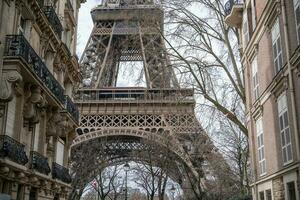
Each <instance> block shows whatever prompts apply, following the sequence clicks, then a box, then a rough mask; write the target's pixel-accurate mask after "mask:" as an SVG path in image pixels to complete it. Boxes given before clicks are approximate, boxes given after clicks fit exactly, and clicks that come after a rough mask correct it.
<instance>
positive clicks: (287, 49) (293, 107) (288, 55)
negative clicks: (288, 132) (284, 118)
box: [280, 0, 300, 159]
mask: <svg viewBox="0 0 300 200" xmlns="http://www.w3.org/2000/svg"><path fill="white" fill-rule="evenodd" d="M280 3H281V13H282V19H283V28H284V43H285V46H286V57H287V65H288V73H289V75H288V81H289V86H290V94H291V95H290V96H291V102H292V105H291V106H292V116H293V128H294V135H295V143H296V154H297V159H299V156H300V151H299V149H300V148H299V137H298V122H297V112H296V100H295V87H294V80H293V71H292V66H291V62H290V51H289V50H290V45H289V35H288V24H287V19H286V11H285V3H284V0H281V2H280Z"/></svg>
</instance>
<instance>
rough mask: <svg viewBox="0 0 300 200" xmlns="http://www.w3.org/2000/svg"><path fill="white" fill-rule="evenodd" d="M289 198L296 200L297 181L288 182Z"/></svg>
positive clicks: (289, 199)
mask: <svg viewBox="0 0 300 200" xmlns="http://www.w3.org/2000/svg"><path fill="white" fill-rule="evenodd" d="M287 192H288V195H287V196H288V200H296V189H295V182H294V181H292V182H289V183H287Z"/></svg>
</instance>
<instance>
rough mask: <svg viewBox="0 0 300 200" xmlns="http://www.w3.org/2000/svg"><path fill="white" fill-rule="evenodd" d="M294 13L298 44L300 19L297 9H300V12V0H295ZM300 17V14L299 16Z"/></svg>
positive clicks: (299, 40)
mask: <svg viewBox="0 0 300 200" xmlns="http://www.w3.org/2000/svg"><path fill="white" fill-rule="evenodd" d="M293 2H294V14H295V23H296V32H297V40H298V44H299V43H300V38H299V37H300V19H299V22H298V21H297V9H299V14H300V0H294V1H293ZM299 18H300V16H299Z"/></svg>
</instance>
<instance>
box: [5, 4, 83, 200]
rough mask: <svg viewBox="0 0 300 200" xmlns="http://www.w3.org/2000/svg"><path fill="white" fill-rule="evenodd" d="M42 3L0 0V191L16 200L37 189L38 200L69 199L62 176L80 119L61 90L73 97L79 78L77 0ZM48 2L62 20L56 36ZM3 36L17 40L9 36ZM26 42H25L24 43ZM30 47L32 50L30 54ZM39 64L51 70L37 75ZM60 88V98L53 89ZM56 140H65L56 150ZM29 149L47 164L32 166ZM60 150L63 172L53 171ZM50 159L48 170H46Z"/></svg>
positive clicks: (31, 193)
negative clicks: (53, 163)
mask: <svg viewBox="0 0 300 200" xmlns="http://www.w3.org/2000/svg"><path fill="white" fill-rule="evenodd" d="M39 2H42V1H40V0H33V1H32V0H2V1H0V151H1V156H0V194H8V195H10V196H11V199H18V200H19V199H20V200H27V199H30V196H32V195H33V193H34V191H35V190H36V192H35V199H38V200H40V199H41V200H46V199H66V198H67V195H68V192H70V189H71V187H70V184H69V182H68V181H67V180H66V179H65V178H64V177H62V176H65V175H66V174H68V172H67V171H68V168H69V158H68V157H69V149H70V144H71V142H72V139H73V137H74V135H75V132H74V131H75V127H77V125H78V124H77V123H78V122H77V121H76V117H74V115H73V114H74V113H72V110H70V109H69V108H68V107H67V106H66V105H67V103H68V105H70V104H71V105H72V100H71V101H68V102H67V101H66V98H65V97H66V95H68V96H69V97H70V99H72V90H73V86H74V85H76V84H77V83H78V82H79V81H80V80H81V77H80V74H79V70H78V62H77V56H76V54H75V52H76V37H77V35H76V34H77V31H76V30H77V16H78V10H79V7H80V3H81V1H80V0H71V1H70V2H71V4H68V0H58V1H57V2H56V1H55V2H56V4H54V1H52V0H47V1H46V0H45V2H44V4H43V6H41V4H39ZM46 5H47V6H48V5H51V6H53V8H54V13H52V15H53V16H56V17H57V18H58V20H59V23H61V24H62V27H63V29H62V34H61V35H62V37H61V38H60V37H59V34H57V33H56V29H55V25H54V24H53V23H51V19H50V18H49V17H47V15H46V13H45V6H46ZM68 5H71V6H72V7H70V6H68ZM72 16H73V17H72ZM21 29H22V31H21ZM67 32H69V34H68V37H64V36H65V35H66V33H67ZM17 35H23V36H24V38H25V39H20V38H21V36H17ZM8 37H13V38H19V39H14V40H12V42H11V43H8V41H9V40H8ZM20 41H22V42H20ZM26 41H27V42H28V46H29V48H27V49H25V50H24V47H25V46H26ZM13 45H16V46H15V47H14V46H13ZM14 49H15V51H14ZM33 52H35V53H36V55H37V56H35V57H32V55H34V53H33ZM28 58H29V59H28ZM33 58H34V59H33ZM43 63H44V64H43ZM43 66H45V67H46V68H47V69H48V70H49V71H50V73H51V74H52V75H51V74H46V75H45V74H44V75H41V74H42V71H39V70H42V69H43V70H44V71H45V69H44V68H43ZM37 69H38V70H37ZM51 76H53V77H54V79H53V80H52V79H49V77H51ZM44 78H45V79H44ZM56 84H57V85H56ZM60 87H61V88H62V89H61V90H59V91H62V93H61V94H62V95H64V96H62V98H61V99H60V96H61V94H59V95H58V94H56V92H57V91H58V89H59V88H60ZM58 141H63V142H62V143H63V144H64V148H63V150H61V151H56V149H57V145H58ZM7 146H8V147H7ZM60 149H62V148H60ZM33 152H35V153H36V154H35V155H39V156H38V157H37V158H39V159H40V158H43V162H44V163H43V162H40V161H39V162H38V163H40V164H41V163H42V164H41V165H42V167H41V166H35V165H34V162H35V159H36V157H33V156H32V155H33ZM25 154H26V155H25ZM58 157H59V158H61V159H62V162H60V165H61V169H65V170H66V171H63V173H62V174H63V175H61V174H58V175H56V176H55V175H53V174H54V171H55V172H58V171H57V169H56V168H54V166H53V165H52V162H56V161H57V159H56V158H58ZM25 158H27V161H26V160H25V161H24V160H23V161H22V159H25ZM61 159H60V160H61ZM47 164H48V166H49V167H50V171H49V172H48V173H43V172H42V171H41V168H43V167H44V168H43V169H45V166H46V165H47ZM60 172H62V171H60ZM55 196H57V197H55Z"/></svg>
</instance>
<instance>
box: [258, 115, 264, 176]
mask: <svg viewBox="0 0 300 200" xmlns="http://www.w3.org/2000/svg"><path fill="white" fill-rule="evenodd" d="M256 134H257V150H258V166H259V174H260V175H261V176H262V175H264V174H266V159H265V147H264V134H263V124H262V118H261V117H260V118H259V119H258V120H257V121H256Z"/></svg>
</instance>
